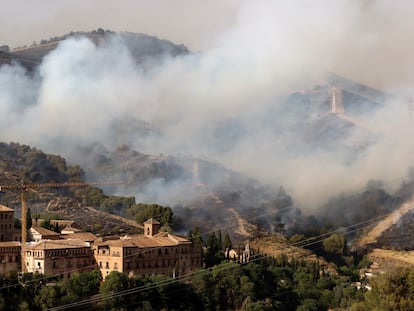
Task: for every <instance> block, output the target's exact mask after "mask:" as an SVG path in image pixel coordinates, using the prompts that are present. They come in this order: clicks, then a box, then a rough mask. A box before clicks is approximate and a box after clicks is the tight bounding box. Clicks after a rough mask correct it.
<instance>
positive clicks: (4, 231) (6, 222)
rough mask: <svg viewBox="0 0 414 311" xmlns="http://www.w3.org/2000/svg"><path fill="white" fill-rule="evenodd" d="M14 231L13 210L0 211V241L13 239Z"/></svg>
mask: <svg viewBox="0 0 414 311" xmlns="http://www.w3.org/2000/svg"><path fill="white" fill-rule="evenodd" d="M15 233H16V230H15V229H14V211H13V210H12V211H0V242H3V241H13V237H14V234H15Z"/></svg>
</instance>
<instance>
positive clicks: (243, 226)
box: [229, 208, 255, 237]
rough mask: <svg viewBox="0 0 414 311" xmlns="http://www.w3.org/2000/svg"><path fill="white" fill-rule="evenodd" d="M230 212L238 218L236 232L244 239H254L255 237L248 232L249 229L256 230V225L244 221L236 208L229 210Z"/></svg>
mask: <svg viewBox="0 0 414 311" xmlns="http://www.w3.org/2000/svg"><path fill="white" fill-rule="evenodd" d="M229 211H230V212H232V213H233V214H234V217H236V220H237V226H238V228H237V229H236V230H235V232H236V233H237V234H240V235H241V236H244V237H252V236H253V235H252V234H251V233H249V232H248V229H250V230H251V231H253V230H254V229H255V227H254V225H252V224H249V223H248V222H247V221H246V220H245V219H243V218H242V217H241V216H240V215H239V213H237V212H236V210H235V209H234V208H229ZM247 228H248V229H247Z"/></svg>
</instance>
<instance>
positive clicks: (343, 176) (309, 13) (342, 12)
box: [0, 0, 414, 208]
mask: <svg viewBox="0 0 414 311" xmlns="http://www.w3.org/2000/svg"><path fill="white" fill-rule="evenodd" d="M410 8H412V4H411V2H407V1H396V2H393V3H392V7H390V2H388V1H342V0H340V1H336V2H335V4H333V3H332V2H331V1H323V0H320V1H312V2H305V1H289V2H286V1H259V2H248V1H242V2H240V5H239V7H238V11H237V12H238V14H237V16H236V18H235V21H234V25H232V27H230V28H228V29H227V30H226V31H224V32H222V33H221V34H220V35H219V36H217V38H216V40H214V41H213V43H211V44H210V47H209V49H207V50H205V51H203V52H200V53H196V54H189V55H182V56H178V57H174V58H172V57H168V56H165V57H163V58H162V60H161V61H160V62H159V63H158V64H155V65H154V64H150V66H147V67H145V70H143V69H142V68H143V67H142V65H143V64H140V65H137V64H136V63H135V61H134V60H133V59H132V57H131V55H130V54H129V51H128V49H127V48H126V46H125V45H124V43H123V42H122V40H120V39H119V38H116V37H114V38H113V39H112V40H111V41H110V42H109V43H107V44H104V45H102V46H99V47H97V46H96V45H94V44H93V43H92V42H90V41H89V40H87V39H84V38H78V39H69V40H67V41H65V42H63V43H61V44H60V46H59V47H58V48H57V49H56V50H55V51H53V52H52V53H50V54H49V55H48V56H47V57H46V58H45V59H44V61H43V63H42V64H41V66H40V68H39V72H38V73H36V74H35V76H34V77H32V78H28V77H27V75H26V74H25V73H24V71H23V70H22V69H21V68H19V67H17V66H12V67H9V66H3V67H1V68H0V81H1V82H2V83H1V84H0V85H1V89H0V90H1V92H0V102H1V106H0V107H1V112H2V115H4V116H7V120H8V121H10V122H3V123H2V124H1V125H0V130H1V140H3V141H19V142H22V143H28V144H31V145H34V146H38V147H40V148H42V149H44V150H45V151H48V152H56V153H60V154H63V155H65V156H67V157H68V158H70V159H72V161H73V162H77V163H81V164H87V163H82V162H83V161H85V160H87V159H85V158H83V157H82V156H79V152H78V151H77V150H78V149H77V147H78V146H82V147H84V146H88V145H91V144H96V143H97V144H98V145H102V146H103V147H104V148H107V149H108V150H111V149H113V148H114V146H117V145H120V144H122V143H128V144H130V145H131V146H132V147H133V148H135V149H137V150H139V151H140V152H143V153H151V154H159V153H164V154H171V155H176V154H190V155H192V156H194V157H207V158H210V159H214V160H215V161H217V162H220V163H222V164H223V165H225V166H227V167H229V168H231V169H233V170H235V171H238V172H242V173H244V174H246V175H248V176H252V177H255V178H257V179H259V180H260V181H262V182H264V183H267V184H270V185H272V186H274V187H275V189H278V187H279V186H280V185H284V187H285V188H286V190H287V192H288V193H289V194H291V195H292V197H293V198H294V200H295V202H296V204H298V205H299V206H301V207H309V208H314V207H316V206H318V205H320V204H322V203H323V202H324V201H325V200H326V199H327V198H328V196H331V195H332V194H335V193H340V192H346V191H352V190H355V189H359V188H361V187H364V186H365V184H366V182H367V181H368V180H371V179H378V180H384V182H385V186H386V187H387V188H388V189H390V190H393V189H395V188H396V187H397V186H398V182H395V181H396V180H398V181H401V178H402V177H403V176H405V175H406V173H407V170H408V167H409V166H410V165H412V163H413V160H414V159H413V157H412V156H411V155H412V154H414V153H413V151H414V143H413V142H412V141H411V140H410V139H409V137H410V135H411V133H412V131H413V125H412V119H410V116H409V113H408V109H407V103H406V100H405V99H404V98H406V97H409V96H410V95H412V94H410V91H407V90H409V88H407V85H410V84H411V82H412V80H413V78H414V77H413V72H414V71H413V70H412V68H413V65H414V61H413V58H412V57H411V54H410V53H408V52H406V51H410V50H412V46H411V45H412V42H414V40H410V38H412V37H413V36H414V29H413V27H412V26H411V25H412V23H411V22H410V21H411V17H410V16H409V12H410V10H409V9H410ZM391 12H392V14H393V15H392V16H391V15H390V14H391ZM403 38H404V39H403ZM327 71H334V72H337V73H338V74H343V75H345V76H347V77H349V78H352V79H354V80H356V81H361V82H364V83H368V85H371V86H378V87H381V89H382V90H384V91H385V92H389V93H392V94H398V95H401V97H397V96H392V97H389V99H388V100H387V101H386V102H385V103H384V104H383V106H381V108H378V109H377V110H375V111H374V112H372V113H371V112H369V113H368V112H367V113H361V115H360V116H359V117H360V118H361V119H360V122H361V123H362V124H364V125H366V129H364V130H361V129H360V128H358V129H356V130H352V129H350V130H349V131H348V132H347V137H346V139H347V140H348V141H349V142H351V143H352V142H354V143H359V142H362V143H364V142H365V141H366V140H367V136H370V135H372V136H374V137H375V143H370V144H367V146H366V147H365V148H364V150H363V151H361V152H360V153H358V154H357V155H356V154H355V153H354V152H353V151H352V149H347V148H343V147H342V145H341V144H336V143H332V144H331V145H329V144H328V145H325V146H323V148H318V147H315V146H310V145H309V144H308V141H307V140H306V139H305V138H306V137H305V138H304V136H303V131H301V130H300V127H301V126H302V124H301V122H302V121H297V119H296V118H297V117H298V115H299V116H302V111H301V110H300V105H299V106H295V107H290V106H286V98H287V97H288V96H289V94H291V93H292V92H296V91H303V90H309V89H312V87H313V86H314V85H317V84H320V83H322V82H323V79H324V73H325V72H327ZM288 103H289V102H288ZM298 107H299V108H298ZM326 112H328V111H326ZM304 115H306V114H304ZM314 118H315V120H316V121H317V120H318V119H317V118H318V117H317V116H314ZM120 120H121V121H122V120H127V121H128V122H127V123H125V127H124V128H122V126H121V129H119V128H118V131H119V132H120V133H122V135H123V136H119V135H113V133H114V132H113V131H114V124H117V126H118V127H119V124H120V123H119V121H120ZM134 124H135V125H136V124H141V125H142V124H145V126H147V125H148V127H149V128H150V129H151V131H149V132H147V133H146V134H143V131H142V130H140V129H141V128H142V126H141V127H140V126H139V127H138V129H137V130H132V131H128V129H130V128H132V129H134V126H133V125H134ZM115 127H116V126H115ZM367 132H369V133H372V134H367ZM120 137H123V138H122V141H120ZM323 139H324V137H321V140H323ZM151 186H154V187H153V188H154V189H157V187H158V186H159V184H158V183H157V182H154V184H153V185H151ZM174 187H176V185H174ZM157 196H162V191H160V190H159V189H158V190H157ZM160 199H162V198H160Z"/></svg>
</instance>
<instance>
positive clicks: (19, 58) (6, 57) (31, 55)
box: [0, 28, 189, 71]
mask: <svg viewBox="0 0 414 311" xmlns="http://www.w3.org/2000/svg"><path fill="white" fill-rule="evenodd" d="M114 35H119V38H120V40H121V41H122V42H123V43H124V44H125V46H126V47H127V48H128V50H129V52H130V53H131V55H132V57H133V58H134V59H135V60H136V61H137V62H144V61H145V60H148V59H150V58H157V57H160V56H162V55H170V56H177V55H181V54H186V53H189V51H188V49H187V48H186V47H185V46H184V45H182V44H181V45H177V44H174V43H172V42H171V41H168V40H163V39H158V38H157V37H154V36H149V35H146V34H142V33H131V32H121V33H116V32H113V31H110V30H103V29H102V28H99V29H97V30H93V31H90V32H83V31H76V32H73V31H72V32H70V33H68V34H65V35H63V36H60V37H54V38H50V39H48V40H45V39H42V40H40V42H39V44H37V43H35V44H32V45H31V46H28V47H27V46H25V47H18V48H15V49H10V48H9V47H8V46H3V47H0V65H2V64H10V63H12V62H17V63H20V64H21V65H23V66H24V67H25V68H26V69H28V70H29V71H32V70H34V69H35V68H36V67H37V66H38V65H39V64H40V63H41V62H42V60H43V58H44V57H45V56H46V55H47V54H49V53H50V52H51V51H53V50H54V49H56V48H57V47H58V45H59V44H60V43H61V42H62V41H64V40H66V39H70V38H80V37H85V38H88V39H90V40H91V41H92V42H94V43H95V44H96V45H104V44H105V43H106V42H108V41H110V40H111V39H112V38H113V36H114Z"/></svg>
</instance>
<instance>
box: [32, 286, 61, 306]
mask: <svg viewBox="0 0 414 311" xmlns="http://www.w3.org/2000/svg"><path fill="white" fill-rule="evenodd" d="M57 295H58V293H57V290H56V287H55V286H43V287H42V289H41V290H40V292H39V294H38V295H36V296H35V297H34V303H35V305H36V306H38V307H40V309H41V310H46V309H48V308H50V307H53V306H55V305H56V302H57V298H58V297H57Z"/></svg>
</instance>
